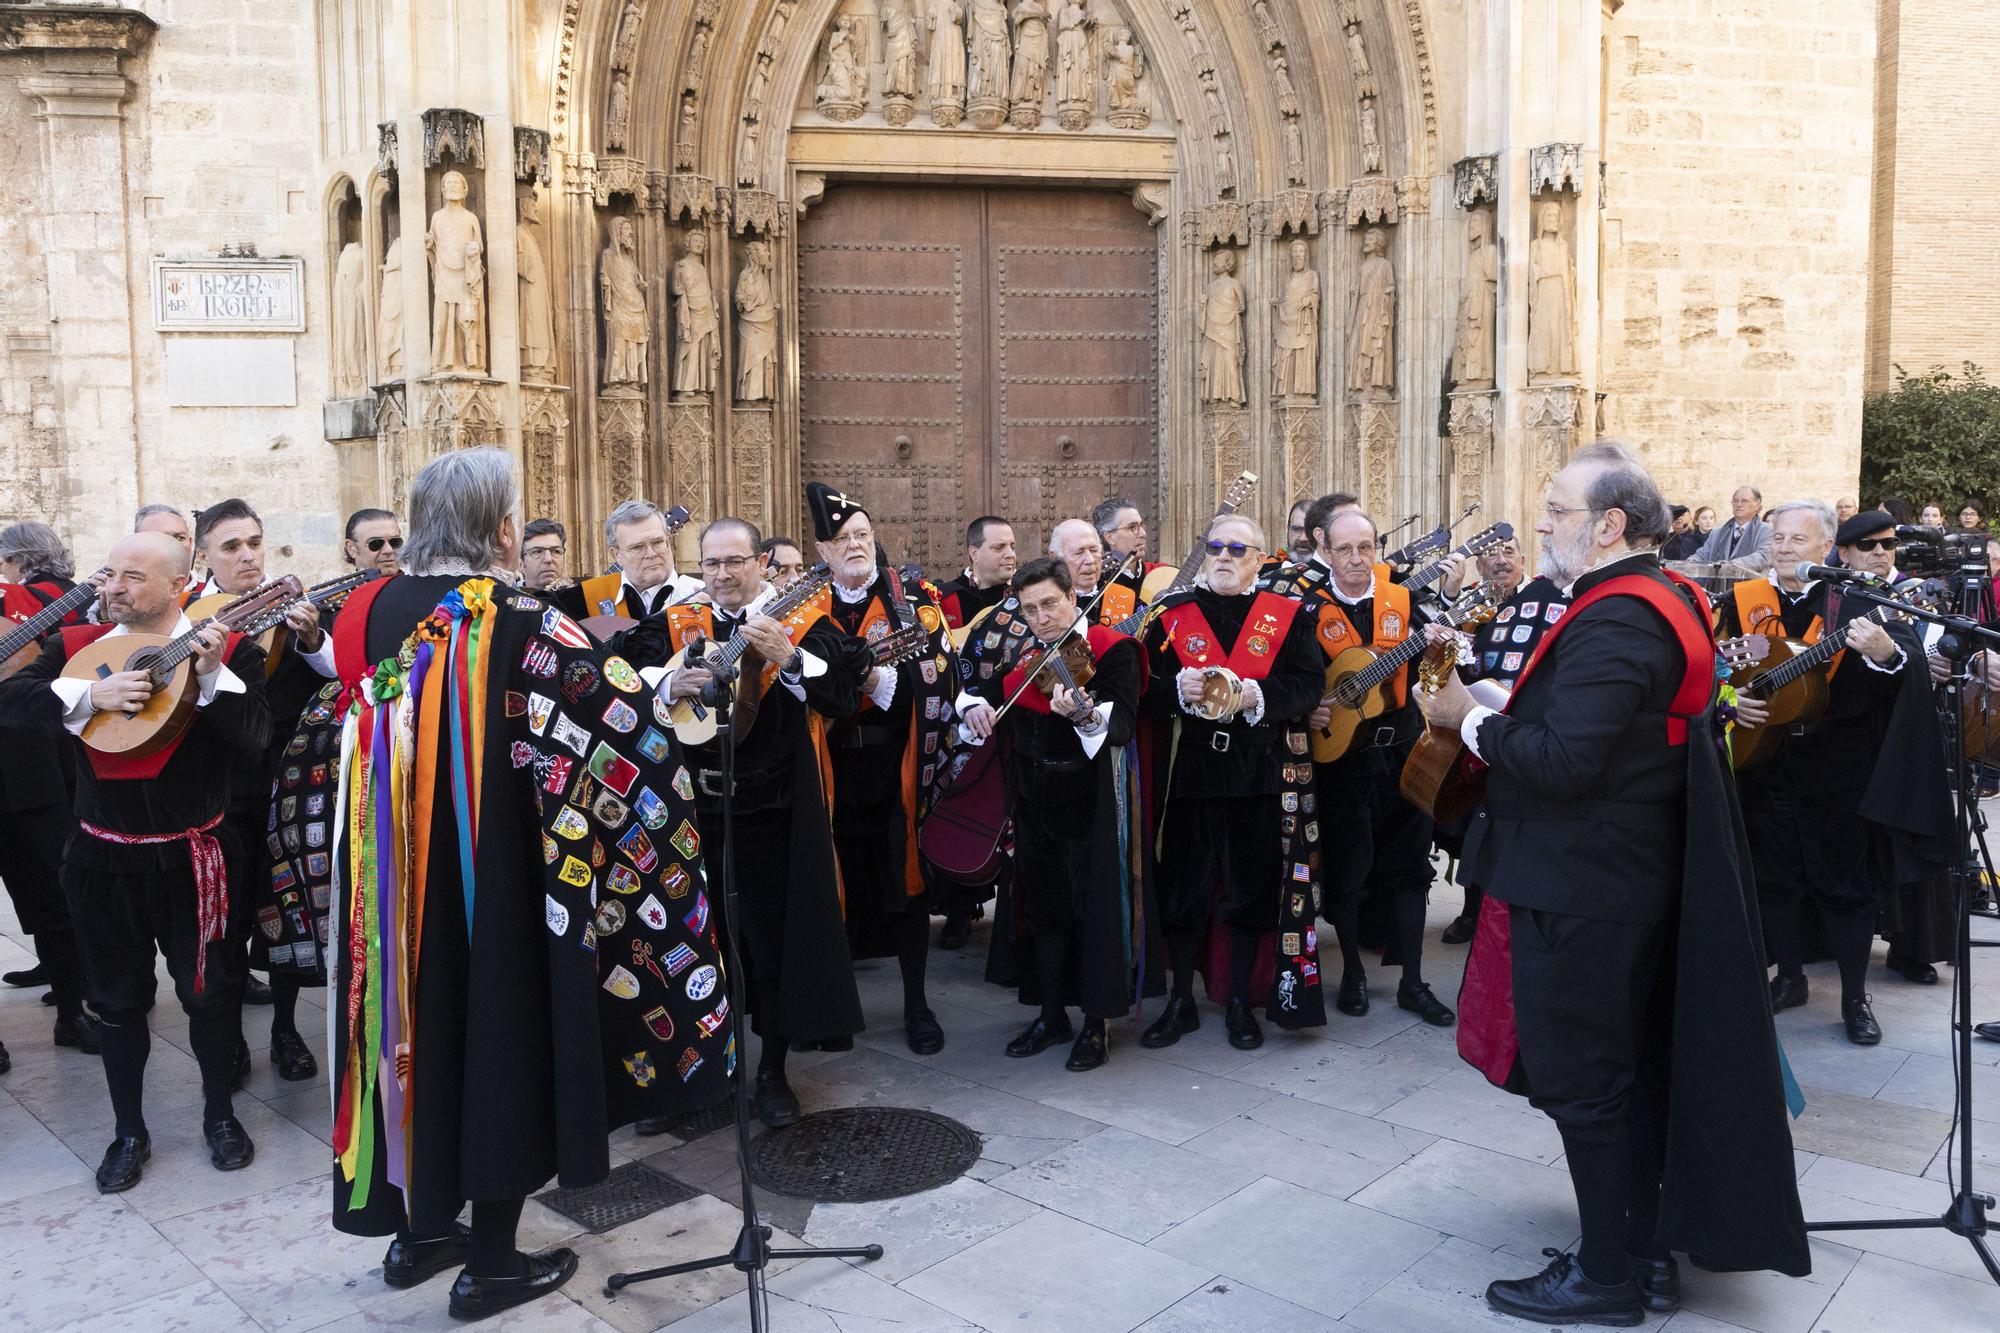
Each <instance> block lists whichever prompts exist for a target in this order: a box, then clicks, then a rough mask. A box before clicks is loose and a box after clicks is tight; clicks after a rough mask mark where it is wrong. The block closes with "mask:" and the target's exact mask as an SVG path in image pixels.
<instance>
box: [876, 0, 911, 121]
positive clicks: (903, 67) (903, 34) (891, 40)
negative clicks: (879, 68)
mask: <svg viewBox="0 0 2000 1333" xmlns="http://www.w3.org/2000/svg"><path fill="white" fill-rule="evenodd" d="M882 28H883V31H884V32H885V34H886V35H887V42H886V47H887V53H888V63H887V66H886V68H884V70H883V72H882V92H883V95H884V96H887V97H902V98H914V97H915V96H916V95H917V16H916V15H915V14H914V13H912V12H911V11H910V10H909V8H908V7H907V6H905V5H901V4H891V5H890V6H889V9H888V12H887V13H885V14H884V15H883V16H882Z"/></svg>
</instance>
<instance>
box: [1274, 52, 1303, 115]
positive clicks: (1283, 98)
mask: <svg viewBox="0 0 2000 1333" xmlns="http://www.w3.org/2000/svg"><path fill="white" fill-rule="evenodd" d="M1271 87H1272V88H1273V89H1274V90H1275V91H1276V92H1277V94H1278V114H1279V115H1281V116H1296V115H1298V114H1299V90H1298V89H1297V88H1296V87H1294V86H1293V84H1292V62H1291V61H1290V60H1289V59H1287V58H1286V56H1285V53H1284V52H1283V51H1279V52H1277V53H1276V54H1274V55H1273V56H1272V57H1271Z"/></svg>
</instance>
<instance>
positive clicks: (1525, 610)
mask: <svg viewBox="0 0 2000 1333" xmlns="http://www.w3.org/2000/svg"><path fill="white" fill-rule="evenodd" d="M1541 609H1542V604H1541V603H1540V602H1523V603H1521V619H1523V620H1533V619H1534V618H1535V613H1536V612H1537V611H1539V610H1541Z"/></svg>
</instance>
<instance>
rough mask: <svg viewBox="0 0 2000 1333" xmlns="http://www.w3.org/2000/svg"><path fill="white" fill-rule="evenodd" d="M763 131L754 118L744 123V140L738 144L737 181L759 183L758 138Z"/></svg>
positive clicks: (745, 183) (744, 183)
mask: <svg viewBox="0 0 2000 1333" xmlns="http://www.w3.org/2000/svg"><path fill="white" fill-rule="evenodd" d="M761 137H762V131H761V130H760V129H759V128H758V126H757V122H756V121H754V120H751V121H745V122H744V124H743V141H742V142H741V143H739V144H738V145H737V146H736V183H737V184H738V185H755V184H756V183H757V154H758V142H757V141H758V140H759V139H760V138H761Z"/></svg>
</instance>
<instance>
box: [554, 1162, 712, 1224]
mask: <svg viewBox="0 0 2000 1333" xmlns="http://www.w3.org/2000/svg"><path fill="white" fill-rule="evenodd" d="M700 1192H701V1191H699V1190H694V1189H690V1188H688V1187H687V1186H686V1185H683V1184H681V1182H680V1181H678V1180H675V1179H674V1178H673V1177H672V1176H669V1175H663V1174H662V1173H660V1172H658V1171H655V1170H654V1169H653V1168H652V1167H650V1166H647V1165H646V1164H645V1163H644V1162H627V1163H625V1165H623V1166H621V1167H619V1168H618V1169H617V1170H615V1171H613V1172H612V1173H611V1174H610V1175H608V1176H606V1177H605V1178H604V1179H603V1180H601V1181H599V1182H598V1183H597V1184H595V1185H585V1186H583V1187H582V1188H581V1189H573V1190H562V1189H557V1190H548V1191H546V1192H544V1193H541V1194H537V1195H536V1196H535V1202H537V1203H541V1204H546V1205H548V1206H549V1207H550V1208H553V1209H555V1210H556V1211H557V1212H559V1213H561V1214H562V1215H563V1216H564V1217H567V1218H569V1219H570V1220H571V1221H572V1222H580V1223H582V1224H583V1227H584V1229H585V1230H587V1231H590V1232H592V1233H594V1234H602V1233H603V1232H606V1231H609V1230H611V1229H612V1228H613V1227H622V1226H624V1225H625V1224H626V1223H627V1222H636V1221H637V1220H638V1219H640V1218H642V1217H644V1216H646V1214H648V1213H657V1212H658V1211H660V1209H662V1208H668V1207H671V1206H673V1205H674V1204H677V1203H685V1202H686V1201H687V1200H689V1199H692V1198H694V1197H695V1195H697V1194H699V1193H700Z"/></svg>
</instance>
